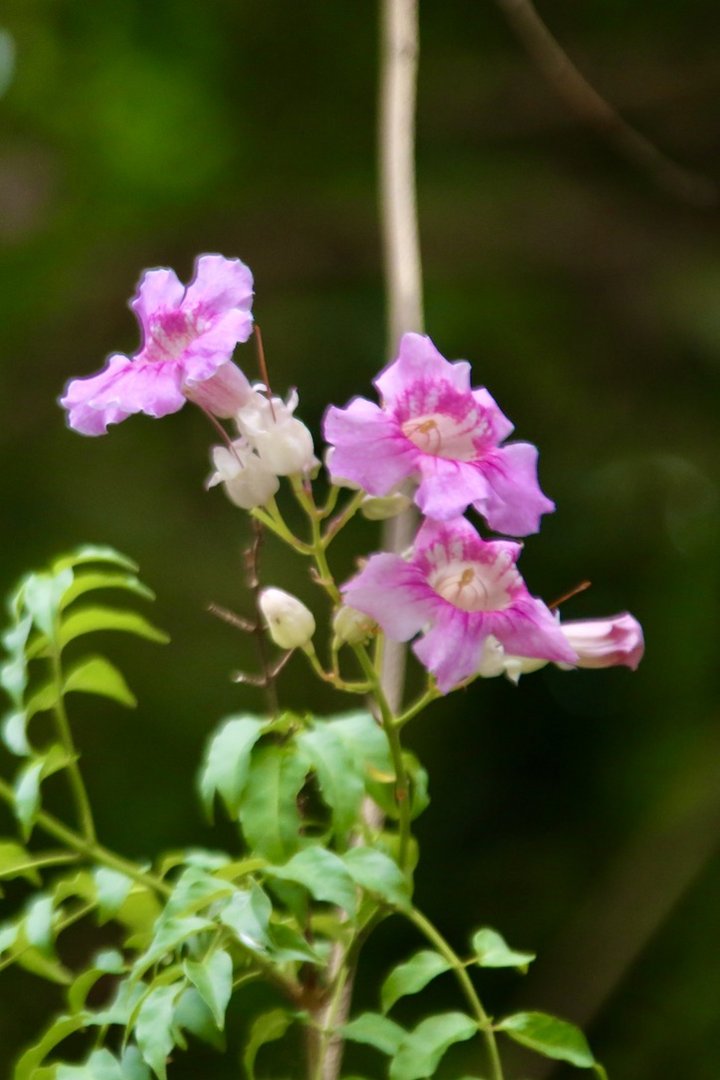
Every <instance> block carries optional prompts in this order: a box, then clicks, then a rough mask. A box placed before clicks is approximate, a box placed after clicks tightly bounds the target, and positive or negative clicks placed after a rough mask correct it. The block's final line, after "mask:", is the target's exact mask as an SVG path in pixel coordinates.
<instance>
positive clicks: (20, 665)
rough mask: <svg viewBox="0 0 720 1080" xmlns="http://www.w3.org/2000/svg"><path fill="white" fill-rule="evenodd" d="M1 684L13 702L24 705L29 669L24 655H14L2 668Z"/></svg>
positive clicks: (0, 671)
mask: <svg viewBox="0 0 720 1080" xmlns="http://www.w3.org/2000/svg"><path fill="white" fill-rule="evenodd" d="M0 686H2V687H3V688H4V689H5V690H7V692H8V694H9V695H10V697H11V698H12V701H13V704H15V705H17V706H18V708H20V707H21V706H22V699H23V694H24V693H25V687H26V686H27V669H26V667H25V659H24V657H23V656H16V657H13V659H12V660H8V662H7V663H6V664H3V666H2V667H1V668H0Z"/></svg>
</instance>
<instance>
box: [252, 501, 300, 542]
mask: <svg viewBox="0 0 720 1080" xmlns="http://www.w3.org/2000/svg"><path fill="white" fill-rule="evenodd" d="M250 516H251V517H253V518H255V520H256V521H259V522H260V523H261V525H264V526H265V528H266V529H269V530H270V532H273V533H275V535H276V536H279V537H280V539H281V540H284V541H285V543H286V544H289V545H290V547H291V548H294V550H295V551H297V552H299V553H300V554H301V555H311V554H312V548H311V547H309V546H308V545H307V544H306V543H304V541H302V540H300V539H298V537H297V536H295V534H294V533H293V532H291V531H290V529H289V528H288V526H287V525H286V524H285V521H284V519H283V517H282V514H281V513H280V510H279V509H278V506H277V503H276V502H275V500H274V499H271V500H270V502H269V503H267V505H266V506H265V507H261V506H256V507H255V509H254V510H251V511H250Z"/></svg>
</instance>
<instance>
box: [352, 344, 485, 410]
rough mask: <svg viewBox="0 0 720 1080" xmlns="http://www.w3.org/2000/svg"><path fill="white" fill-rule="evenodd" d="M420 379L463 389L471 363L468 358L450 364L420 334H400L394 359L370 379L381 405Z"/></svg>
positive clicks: (395, 398)
mask: <svg viewBox="0 0 720 1080" xmlns="http://www.w3.org/2000/svg"><path fill="white" fill-rule="evenodd" d="M423 379H426V380H442V381H444V382H447V383H450V385H451V386H453V387H454V388H455V389H456V390H460V391H463V392H465V391H468V390H469V389H470V365H469V364H468V362H467V360H458V361H456V362H455V363H454V364H451V363H450V361H449V360H446V359H445V357H444V356H442V355H441V354H440V353H439V352H438V350H437V349H436V348H435V346H434V345H433V343H432V341H431V340H430V338H429V337H426V336H424V335H423V334H403V336H402V337H401V338H400V347H399V350H398V356H397V360H394V361H393V363H392V364H389V365H388V366H387V367H386V368H385V369H384V370H383V371H381V372H380V374H379V375H378V377H377V378H376V379H374V380H373V382H374V384H375V386H376V387H377V388H378V390H379V391H380V393H381V394H382V398H383V404H384V405H389V404H392V403H393V402H394V401H395V400H397V398H398V397H401V396H402V395H403V394H404V393H405V392H406V390H407V386H408V383H410V382H415V381H418V380H423Z"/></svg>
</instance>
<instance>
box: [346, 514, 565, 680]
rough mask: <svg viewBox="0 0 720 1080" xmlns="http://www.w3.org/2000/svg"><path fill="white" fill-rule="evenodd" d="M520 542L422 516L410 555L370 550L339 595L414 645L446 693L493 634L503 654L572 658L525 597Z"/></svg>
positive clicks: (547, 614)
mask: <svg viewBox="0 0 720 1080" xmlns="http://www.w3.org/2000/svg"><path fill="white" fill-rule="evenodd" d="M520 550H521V545H520V544H516V543H512V542H511V541H509V540H495V541H486V540H483V539H482V538H481V537H480V536H479V535H478V533H477V532H476V531H475V529H474V528H473V527H472V525H470V523H469V522H468V521H466V520H465V519H464V518H457V519H455V520H454V521H449V522H444V523H441V522H434V521H426V522H425V523H424V524H423V526H422V527H421V529H420V531H419V532H418V535H417V537H416V539H415V544H414V546H413V551H412V555H411V556H410V558H409V559H407V560H406V559H403V558H401V557H400V556H399V555H392V554H389V553H381V554H377V555H371V556H370V558H369V559H368V562H367V564H366V565H365V567H364V568H363V569H362V570H361V571H360V573H359V574H357V575H356V577H354V578H352V580H351V581H349V582H348V583H347V584H346V585H345V586H344V587H343V590H342V592H343V598H344V600H345V601H346V603H348V604H349V605H351V606H352V607H353V608H355V609H356V610H358V611H362V612H364V613H365V614H366V615H370V616H371V617H372V618H373V619H374V620H375V621H376V622H377V623H378V624H379V625H380V626H381V627H382V629H383V630H384V631H385V633H386V634H387V636H388V637H389V638H392V639H393V640H395V641H408V640H409V639H410V638H411V637H414V635H415V634H418V633H422V634H423V636H422V637H421V638H420V640H419V641H417V642H416V643H415V645H414V646H413V651H414V652H415V654H416V656H417V657H418V659H419V660H420V662H421V663H422V664H423V665H424V666H425V667H426V668H427V669H428V671H429V672H430V673H431V674H432V675H434V677H435V680H436V682H437V685H438V688H439V689H440V690H441V691H442V692H443V693H447V692H448V691H449V690H452V689H453V688H454V687H456V686H458V685H459V684H460V683H462V682H465V680H467V679H470V678H472V677H474V676H475V675H477V674H478V673H479V669H480V666H481V662H482V658H483V654H484V650H485V643H486V641H487V639H488V637H490V636H492V637H493V638H494V639H495V640H497V641H498V642H500V644H501V645H502V647H503V648H504V649H505V650H506V652H508V653H512V654H517V655H521V656H528V657H530V656H532V657H537V658H538V659H541V660H554V661H560V662H563V663H566V664H575V663H577V655H576V653H575V650H574V649H573V648H572V647H571V645H570V644H569V643H568V641H567V639H566V638H565V636H564V634H563V633H562V631H561V629H560V627H559V626H558V623H557V620H556V619H555V617H554V616H553V614H552V612H551V611H550V610H549V609H548V608H547V607H546V605H545V604H544V603H543V602H542V600H538V599H537V598H536V597H534V596H531V595H530V593H529V592H528V589H527V586H526V585H525V582H524V581H523V579H522V577H521V576H520V574H519V573H518V571H517V569H516V566H515V563H516V560H517V558H518V556H519V554H520Z"/></svg>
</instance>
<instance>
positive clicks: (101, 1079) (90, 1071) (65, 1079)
mask: <svg viewBox="0 0 720 1080" xmlns="http://www.w3.org/2000/svg"><path fill="white" fill-rule="evenodd" d="M126 1076H127V1073H126V1072H124V1071H123V1069H122V1065H121V1063H120V1062H119V1061H118V1059H117V1058H116V1057H114V1055H113V1054H111V1053H110V1051H109V1050H94V1051H93V1052H92V1054H91V1055H90V1057H89V1058H88V1059H87V1061H86V1062H85V1064H84V1065H63V1064H59V1065H58V1066H57V1072H56V1074H55V1080H124V1078H125V1077H126ZM145 1076H146V1077H147V1076H148V1073H147V1072H146V1073H145Z"/></svg>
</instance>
